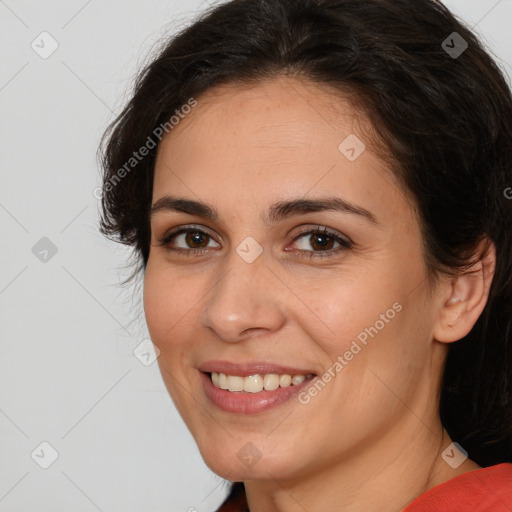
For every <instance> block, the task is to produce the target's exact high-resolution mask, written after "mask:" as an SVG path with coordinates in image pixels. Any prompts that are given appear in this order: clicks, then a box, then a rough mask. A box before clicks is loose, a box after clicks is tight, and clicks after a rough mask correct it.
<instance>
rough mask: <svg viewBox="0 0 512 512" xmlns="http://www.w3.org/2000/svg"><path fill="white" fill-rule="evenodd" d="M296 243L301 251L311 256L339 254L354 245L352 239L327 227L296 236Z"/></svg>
mask: <svg viewBox="0 0 512 512" xmlns="http://www.w3.org/2000/svg"><path fill="white" fill-rule="evenodd" d="M294 243H295V245H296V247H298V248H299V249H300V252H303V253H308V256H310V257H315V256H330V255H334V254H339V253H340V252H343V251H344V250H346V249H350V248H351V247H352V242H351V241H350V240H348V239H345V238H343V237H342V236H341V235H340V234H338V233H336V232H332V231H330V230H328V229H327V228H317V229H314V230H309V231H306V232H303V233H302V234H300V235H299V236H297V237H296V238H295V240H294ZM335 244H337V245H335Z"/></svg>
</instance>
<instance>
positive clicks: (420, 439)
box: [244, 412, 480, 512]
mask: <svg viewBox="0 0 512 512" xmlns="http://www.w3.org/2000/svg"><path fill="white" fill-rule="evenodd" d="M411 426H413V428H411ZM450 443H451V439H450V437H449V436H448V433H447V432H446V431H445V430H444V429H443V427H442V425H441V421H440V419H439V417H437V418H434V419H433V420H432V421H431V422H430V423H429V424H428V425H427V423H426V422H425V421H424V420H419V418H418V417H416V416H415V415H412V414H410V412H407V416H406V421H405V424H404V427H403V428H402V429H394V430H393V431H392V432H391V433H390V434H389V435H388V436H387V437H381V438H379V439H376V440H365V448H364V453H361V450H359V451H358V453H357V454H354V455H353V456H349V457H345V458H344V459H342V460H339V461H337V462H335V463H333V464H331V465H329V466H326V467H323V468H322V469H321V470H315V471H314V472H313V471H312V472H311V473H310V474H306V475H302V476H300V477H298V478H288V479H281V478H274V477H273V476H272V475H269V478H268V479H266V480H264V481H263V480H257V481H256V480H246V481H245V482H244V484H245V489H246V496H247V502H248V505H249V508H250V511H251V512H304V510H337V511H340V512H363V511H364V512H367V511H368V510H379V511H380V512H398V511H401V510H402V509H403V508H404V507H406V506H407V505H408V504H409V503H411V502H412V501H413V500H414V499H415V498H416V497H418V496H419V495H421V494H423V493H424V492H426V491H428V490H429V489H431V488H433V487H435V486H437V485H440V484H441V483H444V482H446V481H448V480H451V479H452V478H454V477H456V476H458V475H460V474H462V473H465V472H467V471H472V470H475V469H478V468H480V466H478V465H477V464H476V463H474V462H473V461H471V460H469V459H466V461H465V462H464V463H463V464H462V465H461V466H459V467H458V468H457V469H452V468H451V467H450V466H449V465H448V464H447V463H446V462H445V461H444V460H443V459H442V457H441V453H442V452H443V450H444V449H445V448H446V447H447V446H448V445H449V444H450Z"/></svg>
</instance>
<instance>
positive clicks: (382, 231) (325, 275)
mask: <svg viewBox="0 0 512 512" xmlns="http://www.w3.org/2000/svg"><path fill="white" fill-rule="evenodd" d="M352 114H353V111H352V110H351V107H350V106H349V104H348V103H346V102H343V101H342V100H341V99H338V100H336V99H335V97H334V96H333V95H332V94H329V93H328V92H327V91H326V90H325V89H322V88H320V86H318V85H314V84H311V83H307V82H300V81H296V80H292V79H285V78H279V79H274V80H272V81H268V82H265V83H263V84H261V85H258V86H254V87H238V88H235V87H233V86H223V87H221V88H217V89H214V90H211V91H209V92H208V93H206V94H204V95H203V96H201V97H200V98H198V104H197V106H196V107H195V108H194V109H193V111H192V112H191V113H190V114H189V115H188V117H185V118H184V119H183V120H182V121H180V124H178V125H177V126H176V127H175V128H174V129H173V130H172V131H171V132H170V134H169V135H168V136H167V137H166V138H164V140H163V141H162V143H161V145H160V148H159V152H158V157H157V161H156V167H155V180H154V190H153V205H154V206H155V205H156V204H157V203H158V208H155V209H154V212H153V214H152V217H151V231H152V241H151V249H150V255H149V261H148V264H147V268H146V272H145V286H144V304H145V313H146V318H147V323H148V328H149V332H150V335H151V338H152V340H153V342H154V344H155V345H156V346H157V347H158V348H159V350H160V352H161V353H160V357H159V359H158V362H159V365H160V370H161V372H162V376H163V379H164V382H165V384H166V386H167V389H168V391H169V393H170V395H171V397H172V399H173V401H174V403H175V405H176V407H177V409H178V411H179V412H180V414H181V416H182V417H183V419H184V421H185V423H186V425H187V427H188V428H189V430H190V432H191V433H192V435H193V436H194V439H195V440H196V442H197V445H198V447H199V450H200V452H201V454H202V456H203V458H204V460H205V462H206V464H207V465H208V466H209V467H210V468H211V469H212V470H213V471H214V472H216V473H217V474H219V475H221V476H223V477H224V478H228V479H230V480H245V479H268V478H283V479H285V478H293V477H298V476H300V475H305V474H307V473H309V472H314V471H318V470H319V469H321V468H326V467H328V466H329V465H332V464H337V463H340V462H341V461H344V460H345V461H348V460H352V459H353V460H359V461H363V460H366V462H368V461H370V460H371V462H372V463H373V464H377V465H378V464H381V462H380V460H379V459H378V458H375V457H376V454H377V453H384V450H385V449H387V448H389V447H391V446H393V447H394V449H395V450H398V451H400V452H403V451H404V450H406V447H405V446H402V445H401V443H403V440H404V439H409V436H410V435H412V433H413V432H415V431H417V432H418V433H420V432H421V433H422V435H424V432H425V431H426V428H425V425H426V424H427V423H428V422H429V421H430V420H432V421H434V420H435V418H436V407H437V403H436V394H435V393H436V389H437V386H438V384H439V375H440V368H441V362H442V357H443V355H444V351H443V349H444V346H443V345H441V344H440V343H433V342H432V331H433V325H434V322H435V320H436V312H435V311H436V299H435V296H433V297H432V296H430V295H429V289H428V281H427V278H426V267H425V263H424V258H423V253H422V245H421V235H420V230H419V224H418V220H417V218H416V216H415V213H414V211H413V210H412V208H411V206H410V204H409V203H408V201H407V200H406V198H405V197H404V196H403V195H402V193H401V192H400V190H399V188H398V186H397V183H396V182H395V179H394V178H393V175H392V174H391V173H390V172H389V170H388V169H387V168H386V165H385V164H384V162H382V161H381V160H379V159H378V158H377V157H376V156H375V155H373V154H372V152H371V147H370V143H369V141H368V140H367V139H366V138H365V135H364V133H363V132H361V131H360V129H359V126H358V125H357V124H356V123H354V118H353V115H352ZM354 135H355V137H357V138H358V139H359V140H360V141H362V143H364V144H365V145H366V149H365V150H364V149H363V147H362V146H361V145H360V142H358V140H357V139H356V138H355V137H354ZM347 137H348V139H347ZM167 196H169V198H172V199H178V198H179V199H183V200H187V201H190V202H197V203H201V204H204V205H207V206H208V208H209V210H208V212H209V213H211V214H212V215H206V211H204V208H203V209H201V208H197V207H196V208H195V209H194V208H190V206H191V203H180V204H177V203H172V201H171V200H170V199H168V200H163V198H166V197H167ZM334 200H337V205H338V208H337V209H335V208H331V209H325V208H322V207H321V206H319V205H318V204H316V205H315V203H314V202H317V201H334ZM296 201H298V203H296V204H295V206H293V205H292V206H289V207H286V206H283V204H285V203H288V202H296ZM305 201H310V202H311V203H310V204H309V205H308V203H305ZM333 204H334V203H333ZM276 205H277V206H276ZM343 205H344V206H345V207H342V206H343ZM347 205H350V206H347ZM182 229H189V231H188V233H187V232H185V233H183V232H181V233H180V234H176V235H175V236H173V237H167V242H166V245H159V244H160V241H161V240H162V239H164V237H166V236H167V235H170V234H172V233H171V232H172V231H179V230H182ZM323 230H327V232H326V233H324V232H322V231H323ZM178 250H181V251H182V252H178ZM201 251H202V252H201ZM322 254H323V255H324V256H322ZM238 365H239V366H238ZM265 365H267V366H265ZM272 366H275V367H276V368H272ZM201 369H202V370H204V371H205V372H206V371H214V369H217V370H219V371H220V373H224V374H228V375H231V376H232V377H229V378H227V379H226V381H224V380H223V379H224V377H222V376H220V379H221V385H223V386H225V385H226V384H225V382H228V384H229V386H230V387H231V388H232V389H240V388H238V387H237V386H244V385H245V386H246V388H244V389H252V391H229V390H223V389H218V388H217V387H215V386H214V384H213V383H212V382H211V381H210V378H209V377H208V375H207V374H206V373H203V372H202V371H201ZM287 369H288V370H289V373H291V374H294V373H297V374H310V373H311V374H314V375H315V376H316V377H315V378H314V380H308V381H304V382H303V383H302V384H300V383H299V385H297V387H295V385H293V384H292V385H290V386H288V387H286V384H287V383H288V382H289V378H288V377H287V376H286V375H285V376H281V374H286V373H287V371H285V370H287ZM254 374H260V375H261V377H260V378H259V377H250V378H249V377H248V376H251V375H254ZM266 374H271V375H274V374H277V375H279V376H278V377H274V376H270V377H266V378H265V375H266ZM245 377H248V378H247V379H245ZM300 380H301V379H300V378H298V379H296V382H299V381H300ZM262 381H263V384H266V386H267V387H268V388H273V387H275V386H276V385H277V383H278V382H279V383H282V384H283V387H279V388H277V389H275V390H271V389H269V390H266V389H263V390H262V391H258V389H259V388H258V387H255V388H251V387H250V386H251V385H255V386H258V385H260V384H261V382H262ZM297 391H299V393H298V394H297ZM420 418H421V419H420ZM385 447H387V448H385ZM407 449H408V448H407ZM411 449H412V448H411ZM384 462H386V463H387V461H383V462H382V463H383V464H384Z"/></svg>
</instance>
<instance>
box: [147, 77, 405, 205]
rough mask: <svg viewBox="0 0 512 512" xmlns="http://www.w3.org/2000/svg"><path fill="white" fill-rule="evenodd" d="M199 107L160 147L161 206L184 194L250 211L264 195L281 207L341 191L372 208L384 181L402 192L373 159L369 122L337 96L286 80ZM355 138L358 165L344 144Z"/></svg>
mask: <svg viewBox="0 0 512 512" xmlns="http://www.w3.org/2000/svg"><path fill="white" fill-rule="evenodd" d="M197 102H198V103H197V106H196V107H195V108H194V109H193V110H192V112H191V113H190V114H188V115H187V116H185V117H184V119H182V120H180V122H179V124H178V125H177V126H175V127H174V128H173V129H172V130H171V132H170V133H169V134H168V135H167V136H166V137H165V138H164V139H163V140H162V142H161V144H160V146H159V150H158V155H157V161H156V166H155V180H154V197H153V199H154V200H155V199H157V198H158V197H159V196H161V195H162V194H163V193H175V192H176V191H179V192H180V193H182V194H186V195H188V196H196V197H199V196H200V197H202V198H206V197H212V196H217V197H216V198H215V199H217V198H218V197H219V195H221V196H222V201H224V202H225V203H227V202H228V201H229V196H232V197H234V200H236V201H238V204H240V203H241V204H242V206H243V202H244V201H247V200H248V199H249V198H251V201H252V200H253V199H254V197H255V196H256V195H258V197H259V199H258V201H259V200H260V199H262V198H264V199H268V200H272V199H273V200H276V201H277V200H280V199H283V198H285V196H287V195H288V196H290V197H300V196H304V195H305V194H314V193H315V192H318V193H320V194H326V193H329V195H332V193H333V191H334V192H336V191H340V192H343V193H344V196H345V197H346V198H347V199H348V200H354V201H355V200H356V199H357V200H360V199H362V198H363V196H367V199H370V200H371V198H372V196H374V195H375V193H376V191H375V190H374V189H375V188H376V186H377V188H378V187H380V191H381V192H382V190H383V188H382V184H381V185H379V183H380V182H382V181H384V182H386V183H387V186H388V187H389V186H391V187H393V188H394V189H396V190H395V193H397V192H398V190H397V185H396V183H395V182H394V179H393V175H392V174H391V173H390V172H389V170H388V169H387V168H386V165H385V164H384V162H382V161H381V160H380V159H379V158H378V157H377V156H376V155H375V154H373V153H372V151H371V148H372V143H371V141H370V140H369V139H368V133H369V131H371V127H370V126H369V122H368V121H367V119H366V118H365V117H364V115H363V114H362V113H361V112H360V111H358V110H357V109H356V108H355V107H354V106H353V105H352V104H351V103H350V102H349V101H348V99H346V98H345V97H344V96H342V95H339V94H338V95H336V94H335V93H334V91H333V90H332V89H329V88H326V87H323V86H320V85H318V84H313V83H310V82H303V81H297V80H295V79H291V78H289V77H280V78H276V79H273V80H268V81H265V82H262V83H258V84H257V85H249V86H248V85H246V84H244V85H240V84H238V85H235V84H229V85H224V86H221V87H217V88H214V89H212V90H210V91H208V92H206V93H205V94H203V95H201V96H200V97H198V98H197ZM354 136H355V137H356V138H357V139H358V140H360V141H361V142H362V143H363V144H364V146H365V150H364V151H363V152H362V153H361V155H360V156H359V157H358V158H357V159H356V160H353V161H351V160H349V159H348V158H347V157H346V155H344V154H343V153H342V152H341V150H340V144H342V143H343V142H344V140H346V139H347V138H349V140H357V139H350V137H354ZM356 149H357V148H356ZM271 196H272V197H271ZM283 196H284V197H283ZM350 196H352V197H350Z"/></svg>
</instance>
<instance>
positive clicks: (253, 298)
mask: <svg viewBox="0 0 512 512" xmlns="http://www.w3.org/2000/svg"><path fill="white" fill-rule="evenodd" d="M223 275H224V277H222V278H221V279H220V281H218V282H217V284H216V285H215V286H214V288H213V291H212V293H211V294H210V296H209V299H208V300H207V302H206V303H205V306H204V309H203V311H202V312H201V317H200V318H201V324H202V325H203V326H204V327H206V328H208V329H211V330H212V331H214V332H215V333H216V335H217V336H218V337H219V338H221V339H222V340H223V341H227V342H238V341H241V340H242V339H244V338H245V337H246V335H247V334H258V333H261V334H268V333H270V332H275V331H277V330H279V329H280V328H281V327H282V326H283V325H284V323H285V321H286V316H285V310H284V301H283V299H284V290H282V288H283V285H282V283H280V282H279V280H278V279H277V278H276V277H275V276H274V275H273V273H272V272H271V271H270V270H269V269H268V268H267V267H266V265H265V262H264V261H263V255H262V256H260V257H259V258H258V259H257V260H256V261H254V262H252V263H247V262H245V261H244V260H243V259H242V258H240V257H239V256H238V254H236V253H234V254H233V255H232V256H231V257H230V261H229V263H228V265H227V266H226V270H225V271H224V272H223Z"/></svg>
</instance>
